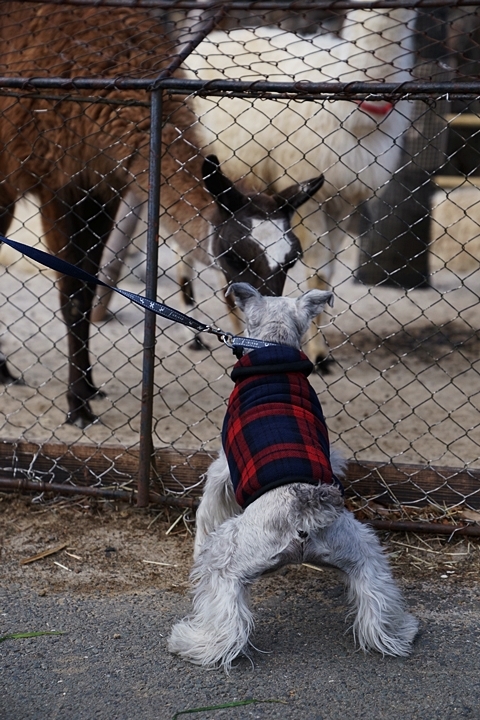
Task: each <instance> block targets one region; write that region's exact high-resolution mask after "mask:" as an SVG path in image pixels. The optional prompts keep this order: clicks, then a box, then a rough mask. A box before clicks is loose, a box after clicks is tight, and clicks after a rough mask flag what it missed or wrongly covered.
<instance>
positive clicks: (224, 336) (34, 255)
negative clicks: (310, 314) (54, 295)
mask: <svg viewBox="0 0 480 720" xmlns="http://www.w3.org/2000/svg"><path fill="white" fill-rule="evenodd" d="M1 243H5V245H8V246H9V247H11V248H13V249H14V250H17V251H18V252H19V253H22V254H23V255H26V256H27V257H29V258H31V259H32V260H35V262H38V263H40V264H41V265H45V266H46V267H48V268H51V269H52V270H55V271H56V272H58V273H60V274H61V275H70V276H71V277H74V278H76V279H77V280H82V281H83V282H85V283H89V284H91V285H101V286H103V287H106V288H109V289H110V290H114V291H115V292H116V293H119V294H120V295H123V297H126V298H127V299H128V300H130V301H131V302H133V303H135V304H136V305H140V306H141V307H143V308H145V310H151V311H152V312H154V313H155V314H156V315H160V316H161V317H164V318H167V319H168V320H173V321H174V322H177V323H181V324H182V325H186V326H187V327H189V328H191V329H192V330H195V331H196V332H206V333H210V334H212V335H216V336H217V337H218V338H219V340H221V342H223V343H224V344H225V345H227V347H229V348H231V350H233V352H234V354H235V355H237V356H239V355H241V354H242V352H243V350H244V349H249V350H257V349H259V348H263V347H270V346H272V345H276V344H277V343H272V342H266V341H264V340H256V339H255V338H247V337H240V336H239V335H233V334H232V333H229V332H225V331H224V330H221V329H220V328H217V327H213V326H212V325H205V323H202V322H200V320H196V319H195V318H193V317H190V316H189V315H185V314H184V313H182V312H179V311H178V310H175V308H172V307H169V306H168V305H164V304H163V303H160V302H157V301H156V300H148V298H145V297H142V295H137V294H136V293H132V292H129V291H128V290H122V289H121V288H118V287H112V286H111V285H108V283H105V282H103V281H102V280H99V279H98V278H96V277H95V276H94V275H91V274H90V273H88V272H86V271H85V270H82V269H81V268H78V267H77V266H76V265H72V263H69V262H67V261H66V260H61V259H60V258H57V257H55V255H50V254H49V253H46V252H43V250H38V249H37V248H33V247H31V246H30V245H24V244H23V243H19V242H16V241H15V240H10V239H9V238H6V237H5V236H4V235H1V234H0V244H1Z"/></svg>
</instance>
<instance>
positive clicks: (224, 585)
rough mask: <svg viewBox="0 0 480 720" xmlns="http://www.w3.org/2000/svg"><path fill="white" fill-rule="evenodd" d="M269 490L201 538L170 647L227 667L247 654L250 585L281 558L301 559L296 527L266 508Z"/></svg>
mask: <svg viewBox="0 0 480 720" xmlns="http://www.w3.org/2000/svg"><path fill="white" fill-rule="evenodd" d="M274 492H275V491H272V493H268V495H269V496H270V497H269V498H268V499H267V498H266V496H263V497H261V498H259V499H258V500H257V501H256V502H254V503H253V504H252V505H250V506H249V507H248V508H247V509H246V510H245V512H244V513H243V515H238V516H237V517H233V518H230V519H228V520H226V522H224V523H223V525H221V526H220V527H219V528H217V529H216V530H215V531H214V532H212V533H211V534H210V535H208V537H206V538H205V542H204V543H203V546H202V548H201V552H200V553H199V555H198V557H197V560H196V562H195V565H194V567H193V570H192V573H191V576H190V577H191V580H192V582H193V584H194V586H195V590H194V597H193V612H192V614H191V615H190V616H189V617H187V618H185V619H184V620H182V621H181V622H179V623H177V624H176V625H175V626H174V627H173V629H172V633H171V635H170V639H169V645H168V649H169V650H170V652H173V653H177V654H179V655H181V656H182V657H184V658H185V659H187V660H190V661H191V662H193V663H195V664H197V665H205V666H215V665H221V666H223V667H224V668H225V669H226V670H227V671H228V670H229V668H230V666H231V664H232V661H233V660H234V659H235V658H236V657H237V655H239V654H240V653H242V652H244V653H247V649H248V638H249V636H250V632H251V630H252V627H253V617H252V612H251V610H250V607H249V600H250V586H251V584H252V583H253V581H254V580H255V579H257V578H258V577H259V576H260V575H262V574H263V573H264V572H266V571H268V570H273V569H275V568H276V567H278V566H280V565H283V564H284V563H285V562H286V561H288V562H301V549H300V548H301V543H300V541H299V539H298V535H297V533H296V531H295V530H293V531H292V529H291V528H290V527H289V526H288V524H285V523H284V522H282V518H281V517H279V516H278V515H276V516H275V517H274V518H272V517H271V516H270V515H269V514H268V513H267V512H266V508H267V507H268V503H271V495H272V494H273V493H274ZM262 501H263V502H262Z"/></svg>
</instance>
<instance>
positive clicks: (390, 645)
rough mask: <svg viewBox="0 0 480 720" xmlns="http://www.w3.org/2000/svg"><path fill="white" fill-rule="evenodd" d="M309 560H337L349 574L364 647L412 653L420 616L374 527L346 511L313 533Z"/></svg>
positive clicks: (359, 637) (358, 637) (350, 595)
mask: <svg viewBox="0 0 480 720" xmlns="http://www.w3.org/2000/svg"><path fill="white" fill-rule="evenodd" d="M305 561H306V562H318V563H323V564H328V565H332V566H334V567H336V568H339V569H340V570H342V571H343V572H344V573H345V578H346V585H347V588H348V599H349V601H350V602H351V604H352V606H353V613H354V614H355V620H354V622H353V628H352V629H353V633H354V636H355V638H356V640H357V642H358V644H359V645H360V647H361V648H362V649H363V650H367V649H373V650H377V651H378V652H380V653H382V654H384V655H408V654H409V653H410V651H411V644H412V641H413V639H414V637H415V635H416V633H417V629H418V621H417V620H416V619H415V618H414V617H413V615H411V614H410V613H408V612H407V611H406V609H405V603H404V600H403V598H402V595H401V593H400V590H399V588H398V586H397V584H396V582H395V580H394V578H393V576H392V572H391V569H390V565H389V563H388V560H387V557H386V555H385V554H384V552H383V550H382V547H381V545H380V542H379V540H378V538H377V536H376V535H375V533H374V531H373V530H372V529H371V528H369V527H367V526H366V525H363V524H362V523H360V522H358V520H356V519H355V517H354V516H353V515H352V514H351V513H349V512H348V511H347V510H344V511H343V512H342V513H341V515H340V516H339V518H338V519H337V520H336V521H335V522H334V523H333V524H332V525H330V526H329V527H328V528H326V529H325V530H322V531H319V532H318V533H316V534H315V535H312V536H311V537H310V538H309V541H308V543H307V545H306V549H305Z"/></svg>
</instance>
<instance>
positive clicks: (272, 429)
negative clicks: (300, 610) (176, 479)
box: [168, 283, 418, 671]
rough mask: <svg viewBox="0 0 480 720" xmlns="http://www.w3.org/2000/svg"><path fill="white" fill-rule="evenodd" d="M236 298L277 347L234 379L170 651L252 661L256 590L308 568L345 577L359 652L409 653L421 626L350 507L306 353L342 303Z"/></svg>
mask: <svg viewBox="0 0 480 720" xmlns="http://www.w3.org/2000/svg"><path fill="white" fill-rule="evenodd" d="M229 292H232V293H233V295H234V299H235V301H236V304H237V306H238V307H239V308H241V309H242V310H243V311H244V314H245V319H246V332H247V335H249V336H250V337H253V338H257V339H259V340H263V341H266V342H267V343H268V342H270V343H274V344H276V345H273V346H272V345H271V346H269V347H265V348H262V349H259V350H254V351H253V352H251V353H249V354H248V355H245V356H244V357H243V358H242V359H241V360H240V361H239V362H238V363H237V364H236V365H235V368H234V371H233V372H232V378H233V379H234V380H235V382H236V386H235V390H234V391H233V393H232V395H231V397H230V401H229V406H228V410H227V416H226V420H225V423H224V427H223V433H222V439H223V449H222V450H221V451H220V454H219V457H218V459H217V460H215V461H214V462H213V463H212V465H211V466H210V468H209V471H208V475H207V481H206V486H205V492H204V495H203V498H202V501H201V503H200V507H199V509H198V513H197V532H196V538H195V552H194V557H195V564H194V566H193V569H192V572H191V580H192V583H193V585H194V595H193V612H192V614H191V615H190V616H189V617H187V618H185V619H184V620H182V621H181V622H179V623H177V624H176V625H175V626H174V627H173V629H172V633H171V636H170V639H169V646H168V647H169V650H170V651H171V652H173V653H178V654H179V655H181V656H182V657H184V658H186V659H187V660H190V661H191V662H193V663H196V664H198V665H204V666H217V665H221V666H223V667H224V668H225V669H226V670H227V671H228V670H229V669H230V666H231V663H232V661H233V660H234V658H235V657H236V656H237V655H239V654H240V653H244V654H248V649H249V647H248V646H249V636H250V633H251V630H252V628H253V617H252V612H251V610H250V608H249V590H250V586H251V584H252V583H253V581H254V580H256V579H257V578H258V577H260V576H261V575H263V574H264V573H266V572H270V571H272V570H275V569H278V568H280V567H282V566H283V565H286V564H288V563H295V564H301V563H303V562H308V563H314V564H318V565H328V566H331V567H335V568H338V569H340V570H341V571H343V573H344V579H345V582H346V585H347V590H348V600H349V601H350V603H351V605H352V613H353V614H354V615H355V619H354V622H353V628H352V629H353V634H354V637H355V638H356V640H357V642H358V644H359V646H360V647H361V648H362V649H364V650H367V649H370V648H371V649H374V650H377V651H379V652H381V653H383V654H386V655H408V653H409V652H410V649H411V643H412V641H413V639H414V637H415V634H416V632H417V628H418V622H417V620H416V619H415V618H414V617H413V616H412V615H410V614H409V613H408V612H407V611H406V609H405V605H404V601H403V599H402V596H401V594H400V591H399V589H398V587H397V585H396V583H395V581H394V579H393V577H392V573H391V570H390V567H389V564H388V561H387V558H386V557H385V555H384V553H383V550H382V548H381V546H380V543H379V541H378V539H377V537H376V535H375V533H374V532H373V530H372V529H371V528H369V527H367V526H365V525H362V524H361V523H360V522H358V521H357V520H356V519H355V517H354V516H353V515H352V513H350V512H349V511H347V510H346V509H345V508H344V506H343V493H342V489H341V484H340V482H339V481H338V479H337V478H339V477H341V476H342V475H343V471H344V466H345V463H344V461H343V459H342V458H341V457H340V456H339V454H338V453H337V452H336V451H335V450H330V448H329V446H328V434H327V431H326V427H325V425H324V419H323V414H322V411H321V407H320V404H319V403H318V399H317V397H316V395H315V393H314V390H313V388H312V387H311V385H310V384H309V383H308V380H306V375H308V373H309V372H310V370H311V368H312V366H311V363H310V362H309V361H308V359H307V358H306V356H305V355H303V353H301V352H300V343H301V340H302V337H303V335H304V334H305V332H306V331H307V329H308V326H309V323H310V322H311V320H312V319H313V318H314V317H316V316H317V315H318V314H319V313H320V312H321V311H322V310H323V309H324V307H325V305H326V304H327V303H329V304H333V295H332V293H329V292H321V291H319V290H310V291H309V292H307V293H305V294H304V295H302V296H301V297H299V298H298V299H296V300H295V299H292V298H286V297H263V296H262V295H260V293H259V292H258V291H257V290H255V289H254V288H252V287H251V286H250V285H247V284H246V283H235V284H233V285H232V286H231V288H230V290H229ZM278 362H280V364H278ZM279 383H280V384H279ZM271 403H273V405H272V404H271ZM272 408H273V411H272V412H273V415H269V413H270V411H271V409H272ZM262 421H263V425H261V423H262ZM284 430H285V431H286V436H285V437H282V432H283V431H284ZM302 443H303V444H305V446H306V449H305V450H304V449H303V447H302Z"/></svg>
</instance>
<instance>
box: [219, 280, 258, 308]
mask: <svg viewBox="0 0 480 720" xmlns="http://www.w3.org/2000/svg"><path fill="white" fill-rule="evenodd" d="M230 294H232V295H233V298H234V300H235V305H236V306H237V307H239V308H240V310H244V309H245V306H246V305H247V304H248V303H249V302H251V301H252V300H255V301H256V302H258V301H259V300H262V298H263V296H262V295H261V294H260V293H259V292H258V290H256V289H255V288H254V287H252V286H251V285H249V284H248V283H244V282H237V283H232V284H231V285H230V286H229V288H228V290H227V292H226V293H225V296H226V297H227V296H228V295H230Z"/></svg>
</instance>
